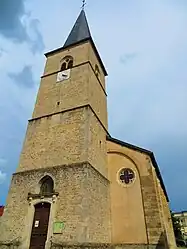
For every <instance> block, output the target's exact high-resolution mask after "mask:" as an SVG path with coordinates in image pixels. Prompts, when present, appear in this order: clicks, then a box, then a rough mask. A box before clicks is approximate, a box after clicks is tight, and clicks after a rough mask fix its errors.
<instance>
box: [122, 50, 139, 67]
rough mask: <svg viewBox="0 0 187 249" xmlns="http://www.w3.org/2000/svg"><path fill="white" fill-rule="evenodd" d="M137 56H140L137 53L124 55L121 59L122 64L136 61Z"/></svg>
mask: <svg viewBox="0 0 187 249" xmlns="http://www.w3.org/2000/svg"><path fill="white" fill-rule="evenodd" d="M137 56H138V54H137V53H135V52H134V53H126V54H124V55H122V56H121V57H120V62H121V63H122V64H126V63H127V62H129V61H132V60H133V59H135V58H136V57H137Z"/></svg>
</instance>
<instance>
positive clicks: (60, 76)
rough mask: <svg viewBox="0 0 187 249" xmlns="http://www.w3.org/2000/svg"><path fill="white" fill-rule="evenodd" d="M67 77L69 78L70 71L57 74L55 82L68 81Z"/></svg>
mask: <svg viewBox="0 0 187 249" xmlns="http://www.w3.org/2000/svg"><path fill="white" fill-rule="evenodd" d="M69 77H70V69H67V70H65V71H62V72H59V73H58V74H57V82H60V81H64V80H67V79H69Z"/></svg>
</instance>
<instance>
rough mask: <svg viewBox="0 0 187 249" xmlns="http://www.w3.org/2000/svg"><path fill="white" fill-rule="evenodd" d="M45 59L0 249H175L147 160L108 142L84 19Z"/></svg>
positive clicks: (160, 188)
mask: <svg viewBox="0 0 187 249" xmlns="http://www.w3.org/2000/svg"><path fill="white" fill-rule="evenodd" d="M46 57H47V61H46V65H45V70H44V74H43V76H42V77H41V84H40V88H39V92H38V96H37V100H36V105H35V108H34V112H33V116H32V119H31V120H29V123H28V128H27V133H26V137H25V141H24V144H23V149H22V153H21V156H20V162H19V165H18V168H17V171H16V173H14V174H13V177H12V181H11V185H10V190H9V194H8V198H7V204H6V207H5V213H4V215H3V217H2V220H1V223H0V231H1V233H0V249H4V248H6V249H8V248H16V249H18V248H19V249H44V248H45V249H50V248H51V249H59V248H88V247H90V248H93V249H95V248H98V249H99V248H104V247H106V248H111V247H115V248H119V247H120V248H142V249H143V248H174V247H175V240H174V236H173V229H172V224H171V217H170V213H169V208H168V197H167V193H166V191H165V187H164V184H163V181H162V178H161V175H160V172H159V169H158V166H157V163H156V160H155V157H154V155H153V153H152V152H151V151H148V150H145V149H142V148H139V147H137V146H134V145H131V144H127V143H125V142H123V141H120V140H117V139H115V138H112V137H111V136H110V135H109V133H108V124H107V97H106V96H107V94H106V89H105V76H107V72H106V69H105V67H104V65H103V63H102V60H101V58H100V56H99V53H98V51H97V48H96V46H95V44H94V42H93V40H92V37H91V33H90V30H89V27H88V23H87V20H86V16H85V12H84V10H82V11H81V13H80V15H79V17H78V19H77V21H76V23H75V25H74V27H73V29H72V31H71V33H70V35H69V37H68V39H67V40H66V42H65V44H64V46H63V47H61V48H59V49H56V50H53V51H51V52H48V53H47V54H46Z"/></svg>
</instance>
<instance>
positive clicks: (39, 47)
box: [30, 19, 45, 54]
mask: <svg viewBox="0 0 187 249" xmlns="http://www.w3.org/2000/svg"><path fill="white" fill-rule="evenodd" d="M30 31H31V34H32V37H31V36H30V44H31V50H32V52H33V53H34V54H35V53H37V52H41V51H43V50H44V48H45V45H44V41H43V37H42V35H41V33H40V31H39V21H38V20H37V19H33V20H31V22H30Z"/></svg>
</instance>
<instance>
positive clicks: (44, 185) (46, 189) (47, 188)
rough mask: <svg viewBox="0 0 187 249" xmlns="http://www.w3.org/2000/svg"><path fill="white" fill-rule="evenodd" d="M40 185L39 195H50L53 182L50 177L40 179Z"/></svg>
mask: <svg viewBox="0 0 187 249" xmlns="http://www.w3.org/2000/svg"><path fill="white" fill-rule="evenodd" d="M40 183H41V186H40V194H42V195H45V194H52V193H53V191H54V182H53V179H52V178H51V177H50V176H45V177H44V178H42V180H41V181H40Z"/></svg>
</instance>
